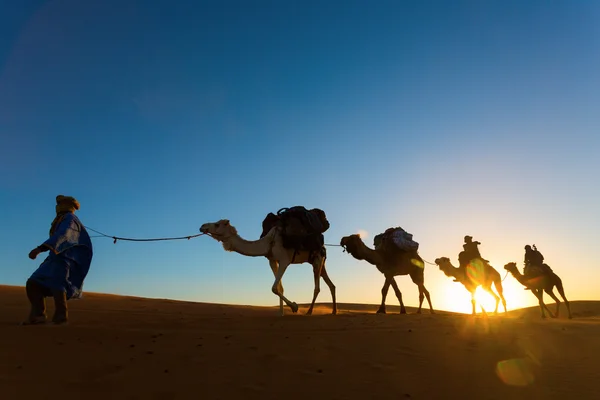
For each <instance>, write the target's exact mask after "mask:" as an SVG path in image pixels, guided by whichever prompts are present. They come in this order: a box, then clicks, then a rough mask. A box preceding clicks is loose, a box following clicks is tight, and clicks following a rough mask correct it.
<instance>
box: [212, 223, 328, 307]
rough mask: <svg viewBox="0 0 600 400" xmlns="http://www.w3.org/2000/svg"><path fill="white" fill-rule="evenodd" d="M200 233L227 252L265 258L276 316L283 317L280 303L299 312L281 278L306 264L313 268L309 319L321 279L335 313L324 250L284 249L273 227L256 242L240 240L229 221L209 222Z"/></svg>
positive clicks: (279, 234) (279, 235) (279, 236)
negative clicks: (291, 267) (291, 268)
mask: <svg viewBox="0 0 600 400" xmlns="http://www.w3.org/2000/svg"><path fill="white" fill-rule="evenodd" d="M200 232H202V233H206V234H208V235H210V236H211V237H212V238H213V239H215V240H217V241H219V242H221V243H222V244H223V248H224V249H225V250H226V251H234V252H236V253H239V254H242V255H244V256H248V257H266V258H267V259H268V260H269V266H270V267H271V270H272V271H273V275H274V276H275V282H274V283H273V287H272V288H271V290H272V291H273V293H275V295H277V296H278V297H279V312H280V314H281V315H282V316H283V315H284V311H283V303H284V302H285V304H287V306H288V307H290V309H291V310H292V312H294V313H295V312H297V311H298V304H296V303H295V302H293V301H290V300H289V299H287V298H286V297H285V296H284V295H283V285H282V284H281V278H283V274H285V271H286V269H287V267H288V266H289V265H290V264H303V263H309V264H311V265H312V267H313V275H314V280H315V289H314V292H313V299H312V303H311V304H310V308H309V309H308V311H307V312H306V314H307V315H311V314H312V311H313V307H314V305H315V301H316V300H317V296H318V295H319V292H320V290H321V289H320V278H323V280H324V281H325V283H326V284H327V286H329V290H330V291H331V298H332V301H333V310H332V314H336V313H337V304H336V300H335V285H334V284H333V282H332V281H331V279H329V276H328V275H327V271H326V269H325V259H326V258H327V254H326V250H325V247H323V248H322V249H321V251H320V252H309V251H294V249H289V248H285V247H284V246H283V240H282V237H281V228H280V227H278V226H275V227H273V228H272V229H271V230H270V231H269V232H268V233H267V234H266V235H265V236H264V237H262V238H261V239H259V240H245V239H242V238H241V237H240V236H239V235H238V233H237V230H236V229H235V227H234V226H233V225H231V224H230V223H229V220H227V219H222V220H219V221H217V222H208V223H205V224H203V225H202V226H201V227H200Z"/></svg>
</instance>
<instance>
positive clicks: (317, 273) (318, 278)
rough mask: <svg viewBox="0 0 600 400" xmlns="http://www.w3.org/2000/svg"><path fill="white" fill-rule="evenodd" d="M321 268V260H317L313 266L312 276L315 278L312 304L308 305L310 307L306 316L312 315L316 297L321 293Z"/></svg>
mask: <svg viewBox="0 0 600 400" xmlns="http://www.w3.org/2000/svg"><path fill="white" fill-rule="evenodd" d="M322 267H323V260H317V261H315V262H314V264H313V275H314V278H315V290H314V291H313V298H312V302H311V303H310V307H309V309H308V311H307V312H306V315H312V312H313V307H314V306H315V301H316V300H317V296H319V292H320V291H321V268H322Z"/></svg>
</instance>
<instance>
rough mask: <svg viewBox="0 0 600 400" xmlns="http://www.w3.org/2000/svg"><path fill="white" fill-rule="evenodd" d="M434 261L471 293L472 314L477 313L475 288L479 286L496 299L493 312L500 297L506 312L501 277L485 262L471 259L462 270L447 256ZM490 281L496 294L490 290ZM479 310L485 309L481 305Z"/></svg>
mask: <svg viewBox="0 0 600 400" xmlns="http://www.w3.org/2000/svg"><path fill="white" fill-rule="evenodd" d="M435 263H436V264H437V265H438V267H439V268H440V271H442V272H443V273H444V274H446V276H448V277H451V278H454V279H455V282H460V283H462V284H463V285H464V287H465V288H466V289H467V290H468V291H469V293H471V304H472V305H473V315H475V314H477V312H476V307H475V304H476V300H475V290H476V289H477V288H478V287H479V286H481V288H482V289H483V290H485V291H486V292H488V293H489V294H491V295H492V297H494V299H495V300H496V308H495V309H494V314H498V303H499V302H500V299H502V305H503V306H504V312H505V313H506V300H505V299H504V294H503V292H504V291H503V289H502V278H501V277H500V273H499V272H498V271H496V270H495V269H494V267H492V266H491V265H489V264H488V263H487V262H481V261H479V260H472V261H471V262H470V263H469V264H467V265H466V268H465V269H464V270H462V269H459V268H456V267H455V266H453V265H452V263H451V262H450V259H449V258H448V257H440V258H436V259H435ZM492 283H493V284H494V287H495V288H496V291H497V292H498V295H496V293H494V291H493V290H492ZM480 307H481V311H483V313H484V314H485V310H484V309H483V306H481V305H480Z"/></svg>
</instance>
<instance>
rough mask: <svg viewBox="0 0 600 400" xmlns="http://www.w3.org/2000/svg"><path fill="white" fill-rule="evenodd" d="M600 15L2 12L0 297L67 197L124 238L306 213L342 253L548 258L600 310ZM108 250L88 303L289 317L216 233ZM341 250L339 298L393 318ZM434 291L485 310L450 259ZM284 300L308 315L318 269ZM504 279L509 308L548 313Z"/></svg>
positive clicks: (351, 9)
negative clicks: (402, 249)
mask: <svg viewBox="0 0 600 400" xmlns="http://www.w3.org/2000/svg"><path fill="white" fill-rule="evenodd" d="M598 21H600V3H599V2H595V1H570V0H569V1H553V2H547V1H527V2H522V1H498V2H490V1H424V2H416V1H412V2H408V1H383V0H382V1H377V2H369V1H348V0H345V1H338V0H332V1H292V0H287V1H218V2H217V1H214V2H202V1H178V2H175V1H150V0H144V1H142V0H140V1H128V0H118V1H116V0H102V1H100V0H97V1H85V2H81V1H75V0H55V1H38V2H33V1H26V0H22V1H0V134H1V137H2V146H0V174H1V175H0V179H1V181H0V183H1V186H0V207H1V208H2V209H3V210H4V229H2V230H1V231H0V243H2V247H1V249H2V254H3V260H2V262H1V263H0V283H3V284H10V285H24V283H25V280H26V279H27V277H28V276H29V275H30V274H31V272H33V271H34V270H35V268H37V266H38V265H39V263H40V262H41V261H42V259H43V258H38V259H37V260H35V261H32V260H30V259H29V258H28V257H27V254H28V252H29V251H30V250H31V249H32V248H33V247H35V246H37V245H39V244H40V243H42V242H43V241H44V240H45V239H46V237H47V232H48V228H49V225H50V222H51V221H52V219H53V217H54V204H55V203H54V199H55V196H56V195H57V194H65V195H72V196H74V197H76V198H77V199H78V200H79V201H80V202H81V209H80V210H79V211H78V212H77V215H78V216H79V217H80V218H81V220H82V221H83V223H84V224H85V225H86V226H88V227H91V228H94V229H96V230H99V231H101V232H104V233H107V234H109V235H115V236H122V237H133V238H153V237H169V236H183V235H193V234H196V233H198V228H199V227H200V225H202V223H204V222H211V221H215V220H218V219H220V218H228V219H230V220H231V223H232V224H233V225H234V226H236V227H237V229H238V231H239V233H240V235H241V236H243V237H244V238H247V239H256V238H258V237H259V235H260V232H261V222H262V220H263V218H264V217H265V215H266V214H267V213H268V212H275V211H277V210H278V209H280V208H282V207H289V206H293V205H304V206H306V207H308V208H312V207H319V208H322V209H323V210H325V211H326V213H327V216H328V218H329V220H330V222H331V228H330V229H329V230H328V231H327V232H326V233H325V240H326V242H327V243H332V244H337V243H339V240H340V238H341V237H342V236H344V235H347V234H351V233H355V232H357V231H358V230H365V231H366V232H368V233H369V236H368V237H367V238H366V241H367V244H368V245H369V246H372V240H373V236H374V235H375V234H377V233H379V232H382V231H384V230H385V229H386V228H388V227H391V226H402V227H404V228H405V229H406V230H408V231H409V232H411V233H413V234H414V239H415V240H416V241H418V242H419V243H420V254H421V256H422V257H423V258H424V259H425V260H427V261H429V262H433V260H434V259H435V258H436V257H441V256H447V257H450V258H451V259H452V261H453V262H454V264H455V265H456V264H457V256H458V253H459V251H461V250H462V243H463V236H464V235H466V234H468V235H472V236H473V237H474V239H475V240H479V241H480V242H481V243H482V245H481V246H480V251H481V253H482V255H483V256H484V257H485V258H487V259H489V260H490V261H491V263H492V265H493V266H495V267H496V269H498V270H499V271H500V272H501V274H502V276H504V270H503V268H502V267H503V265H504V264H505V263H507V262H509V261H516V262H518V263H519V265H520V266H522V260H523V254H524V250H523V247H524V246H525V245H526V244H533V243H535V244H536V245H537V246H538V248H539V249H540V250H541V252H542V253H543V254H544V256H545V257H546V262H547V263H548V264H549V265H550V266H551V267H552V268H553V269H554V270H555V272H557V273H558V274H559V275H560V276H561V277H562V278H563V282H564V285H565V289H566V292H567V296H568V297H569V298H570V300H583V299H598V289H597V285H598V282H599V281H600V267H599V266H598V265H596V262H595V260H597V259H598V258H599V257H598V256H599V254H598V253H599V251H598V248H599V246H598V241H599V238H600V235H599V234H598V229H599V228H600V224H599V223H600V205H599V204H600V203H599V200H598V199H599V197H600V186H599V183H598V182H599V179H598V178H599V171H600V157H599V156H598V154H597V153H598V150H599V149H600V112H598V108H599V107H598V106H599V105H600V74H599V73H598V71H600V24H599V23H598ZM90 233H91V234H93V232H90ZM93 243H94V252H95V254H94V259H93V264H92V267H91V271H90V273H89V275H88V278H87V280H86V283H85V287H84V288H85V289H86V290H87V291H96V292H108V293H117V294H128V295H137V296H147V297H162V298H172V299H186V300H195V301H203V302H220V303H236V304H253V305H274V304H277V303H278V301H277V298H276V297H275V296H274V295H273V294H272V293H271V291H270V288H271V285H272V282H273V276H272V273H271V270H270V269H269V267H268V262H267V260H266V259H265V258H262V257H259V258H250V257H244V256H241V255H239V254H236V253H227V252H225V251H224V250H223V248H222V247H221V245H220V244H219V243H217V242H216V241H215V240H213V239H211V238H209V237H199V238H195V239H192V240H190V241H187V240H182V241H170V242H149V243H139V242H125V241H120V242H118V243H117V244H113V242H112V240H110V239H106V238H94V239H93ZM328 254H329V257H328V262H327V266H328V270H329V274H330V276H331V278H332V280H333V281H334V283H335V284H336V286H337V288H338V301H340V302H368V303H378V302H379V301H380V289H381V286H382V284H383V280H384V279H383V276H382V275H381V274H380V273H379V272H378V271H377V270H376V269H375V267H374V266H371V265H369V264H367V263H366V262H364V261H357V260H355V259H353V258H352V257H351V256H349V255H348V254H347V253H343V252H342V251H341V249H340V248H339V247H329V248H328ZM396 279H397V282H398V283H399V286H400V289H401V290H402V291H403V294H404V298H405V302H406V304H407V305H415V304H416V302H417V288H416V286H415V285H414V284H413V283H412V282H411V281H410V278H409V277H407V276H405V277H397V278H396ZM425 279H426V286H427V287H428V289H429V290H430V292H431V293H432V299H433V303H434V307H435V308H437V309H446V310H455V311H469V310H470V303H469V295H468V293H467V292H466V290H464V288H463V287H462V286H461V285H459V284H457V283H453V282H452V280H451V279H450V278H447V277H445V276H444V275H443V274H442V272H441V271H439V270H438V269H437V266H432V265H426V272H425ZM283 283H284V287H285V290H286V296H288V297H289V298H290V299H292V300H294V301H296V302H309V301H310V299H311V297H312V289H313V278H312V272H311V267H310V266H309V265H308V264H303V265H294V266H293V267H291V268H289V269H288V271H287V273H286V275H285V276H284V279H283ZM504 286H505V290H506V297H507V301H508V306H509V308H515V307H521V306H524V305H533V304H535V303H536V302H535V301H534V300H535V299H534V298H533V296H532V295H531V293H529V292H525V291H524V290H523V289H522V287H521V286H519V285H518V284H517V283H516V282H515V280H514V279H513V278H512V277H511V276H509V277H508V278H506V280H505V281H504ZM330 299H331V297H330V295H329V292H328V290H327V288H326V286H325V285H324V284H323V285H322V291H321V295H320V297H319V301H330ZM388 304H392V305H393V304H397V300H396V299H395V297H394V296H393V293H392V292H390V294H389V297H388Z"/></svg>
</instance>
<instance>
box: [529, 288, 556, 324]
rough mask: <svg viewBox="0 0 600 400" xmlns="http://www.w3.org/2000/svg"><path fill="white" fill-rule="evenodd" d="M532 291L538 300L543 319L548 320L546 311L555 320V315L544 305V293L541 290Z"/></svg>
mask: <svg viewBox="0 0 600 400" xmlns="http://www.w3.org/2000/svg"><path fill="white" fill-rule="evenodd" d="M531 291H532V292H533V294H535V297H537V298H538V302H539V305H540V310H541V311H542V318H544V319H545V318H546V313H545V311H547V312H548V314H550V317H551V318H554V314H552V311H550V309H549V308H548V307H547V306H546V304H544V292H543V291H542V290H541V289H531Z"/></svg>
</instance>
